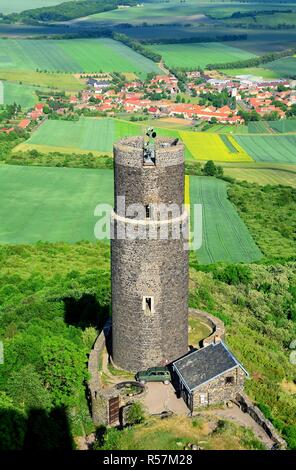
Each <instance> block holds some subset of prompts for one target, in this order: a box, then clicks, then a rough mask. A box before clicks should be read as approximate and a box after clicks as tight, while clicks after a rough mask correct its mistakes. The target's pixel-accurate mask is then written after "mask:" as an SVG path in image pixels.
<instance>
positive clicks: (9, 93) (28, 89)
mask: <svg viewBox="0 0 296 470" xmlns="http://www.w3.org/2000/svg"><path fill="white" fill-rule="evenodd" d="M2 84H3V98H4V99H3V102H2V103H0V104H13V103H16V104H20V105H21V107H22V108H31V107H33V106H34V105H35V104H36V103H38V97H37V95H36V92H35V90H36V89H35V88H34V87H32V86H26V85H20V84H19V83H10V82H2Z"/></svg>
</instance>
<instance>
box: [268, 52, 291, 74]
mask: <svg viewBox="0 0 296 470" xmlns="http://www.w3.org/2000/svg"><path fill="white" fill-rule="evenodd" d="M265 67H266V68H268V69H270V70H271V71H272V72H274V73H276V74H277V75H278V76H281V77H290V78H294V77H296V57H285V58H283V59H278V60H275V61H273V62H269V63H268V64H265Z"/></svg>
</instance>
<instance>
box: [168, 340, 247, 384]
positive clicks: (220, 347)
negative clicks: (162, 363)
mask: <svg viewBox="0 0 296 470" xmlns="http://www.w3.org/2000/svg"><path fill="white" fill-rule="evenodd" d="M236 366H239V367H240V368H241V369H242V370H243V371H244V372H245V374H246V375H247V376H248V375H249V374H248V372H247V371H246V370H245V369H244V367H243V366H242V365H241V364H240V362H239V361H238V360H237V359H236V358H235V357H234V356H233V354H232V353H231V352H230V351H229V350H228V349H227V347H226V346H225V344H224V343H223V341H220V342H219V343H210V344H209V345H208V346H205V347H204V348H201V349H198V350H197V351H193V352H191V353H189V354H187V355H186V356H184V357H182V358H181V359H178V361H176V362H174V363H173V368H174V370H175V371H176V372H177V374H178V375H179V377H180V379H181V380H182V382H183V383H184V385H185V386H186V388H187V389H188V390H189V391H192V390H194V389H195V388H197V387H199V386H200V385H202V384H204V383H206V382H209V381H210V380H212V379H214V378H216V377H218V376H219V375H221V374H223V373H224V372H226V371H228V370H230V369H233V368H235V367H236Z"/></svg>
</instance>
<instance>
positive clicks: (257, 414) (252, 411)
mask: <svg viewBox="0 0 296 470" xmlns="http://www.w3.org/2000/svg"><path fill="white" fill-rule="evenodd" d="M235 401H236V403H237V404H238V405H239V406H240V407H241V409H242V411H244V412H245V413H248V415H250V416H251V418H253V420H254V421H256V423H258V424H259V426H261V428H262V429H263V430H264V431H265V432H266V434H267V435H268V436H269V437H270V439H271V440H272V441H273V442H274V446H273V447H274V448H276V449H281V450H285V449H286V448H287V443H286V441H285V440H284V439H283V438H282V437H281V436H280V435H279V434H278V432H277V430H276V429H275V427H274V426H273V424H272V423H271V422H270V421H269V420H268V419H266V418H265V416H264V415H263V413H262V412H261V411H260V410H259V408H258V407H257V406H255V405H254V404H253V403H252V402H251V400H250V399H249V398H248V397H247V396H246V395H245V394H243V393H238V394H237V395H236V400H235Z"/></svg>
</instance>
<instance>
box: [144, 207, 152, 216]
mask: <svg viewBox="0 0 296 470" xmlns="http://www.w3.org/2000/svg"><path fill="white" fill-rule="evenodd" d="M145 210H146V219H150V218H151V207H150V205H149V204H148V205H147V206H145Z"/></svg>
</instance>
